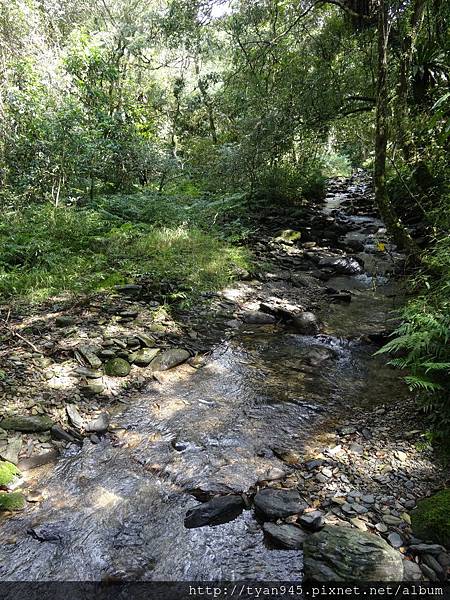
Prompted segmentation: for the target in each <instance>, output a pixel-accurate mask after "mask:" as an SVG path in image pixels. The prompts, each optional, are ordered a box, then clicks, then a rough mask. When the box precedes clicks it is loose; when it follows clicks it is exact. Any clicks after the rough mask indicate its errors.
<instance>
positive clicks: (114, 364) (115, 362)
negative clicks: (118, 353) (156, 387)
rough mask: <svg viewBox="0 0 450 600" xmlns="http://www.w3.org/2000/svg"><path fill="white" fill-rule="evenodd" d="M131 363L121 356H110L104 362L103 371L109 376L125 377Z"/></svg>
mask: <svg viewBox="0 0 450 600" xmlns="http://www.w3.org/2000/svg"><path fill="white" fill-rule="evenodd" d="M130 369H131V365H130V363H129V362H128V361H126V360H125V359H123V358H112V359H111V360H108V362H107V363H106V364H105V373H106V374H107V375H110V376H111V377H126V376H127V375H128V374H129V372H130Z"/></svg>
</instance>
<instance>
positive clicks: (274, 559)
mask: <svg viewBox="0 0 450 600" xmlns="http://www.w3.org/2000/svg"><path fill="white" fill-rule="evenodd" d="M363 185H364V184H355V186H356V187H357V190H359V191H361V187H362V186H363ZM358 186H359V187H358ZM353 192H354V190H352V188H351V187H349V188H348V190H346V191H345V192H336V193H335V194H334V195H331V194H329V195H328V196H327V199H326V203H325V208H324V214H325V215H329V216H330V217H333V218H336V217H339V218H340V219H342V220H344V221H345V222H347V223H349V224H350V226H351V231H350V232H349V233H347V234H346V236H347V239H348V240H353V243H355V242H356V243H358V244H360V248H361V249H360V250H359V251H358V252H356V253H355V255H356V256H357V257H359V258H360V259H362V260H363V261H364V265H365V266H364V272H362V273H359V274H357V275H336V276H335V277H332V278H331V279H329V280H328V281H327V284H326V285H327V286H329V287H331V288H334V289H335V290H346V291H349V292H351V295H352V301H351V302H350V303H349V304H347V303H339V302H337V303H331V304H329V305H328V307H327V308H326V310H323V311H322V313H321V314H319V316H320V318H321V319H322V321H323V323H324V328H323V333H321V334H320V335H317V336H305V335H299V334H298V333H295V332H294V331H292V330H290V329H289V328H287V327H285V326H281V325H276V326H269V327H264V326H263V327H261V326H259V327H258V326H251V325H242V326H241V328H240V329H239V330H237V331H236V333H235V335H234V336H233V337H232V338H230V339H228V340H227V341H224V342H223V343H221V344H219V345H218V346H216V347H215V348H214V350H213V351H212V353H211V354H210V356H209V357H208V359H207V361H206V362H205V364H204V365H203V366H202V367H201V368H197V369H194V368H192V367H191V366H189V365H188V364H185V365H183V366H181V367H179V368H177V369H174V370H173V371H169V372H167V373H166V374H165V379H164V382H163V384H160V383H158V382H155V383H154V384H151V385H150V386H149V387H148V388H147V389H146V390H145V391H144V392H143V393H141V394H139V395H138V396H137V397H136V398H135V399H134V400H133V403H132V404H131V405H130V406H128V407H126V408H125V409H123V407H122V408H121V409H120V411H117V413H116V414H115V415H114V419H113V427H112V431H111V433H110V434H109V435H108V436H105V437H103V438H102V439H101V440H100V442H99V443H98V444H93V443H91V441H90V440H89V439H85V441H84V443H83V446H82V448H81V449H80V448H79V447H78V446H76V447H75V446H70V447H69V448H68V449H67V450H66V451H65V454H64V455H63V456H62V457H61V458H60V460H59V461H58V463H57V464H56V466H55V467H51V468H49V469H47V470H46V472H45V473H44V474H43V475H42V478H41V480H40V481H39V487H40V490H41V491H42V492H43V495H44V496H45V498H46V499H45V500H44V501H43V502H42V503H40V504H39V505H34V506H29V507H28V508H27V509H26V510H25V511H24V512H23V513H20V514H17V515H15V516H13V517H11V518H9V519H7V520H5V521H4V522H3V523H2V524H1V526H0V531H1V538H2V545H1V547H0V580H9V581H30V580H31V581H37V580H47V581H49V580H50V581H51V580H58V581H65V580H70V581H76V580H102V579H106V578H115V579H119V580H125V581H129V580H154V581H157V580H160V581H162V580H165V581H177V580H178V581H180V580H212V579H216V580H219V579H227V580H245V579H247V580H250V579H251V580H267V581H276V580H298V579H299V578H301V574H302V554H301V551H299V550H282V549H275V548H273V547H271V545H270V544H269V543H268V542H267V541H266V540H265V538H264V535H263V531H262V528H261V523H260V522H259V521H258V520H257V519H256V517H255V515H254V512H253V510H252V509H251V508H249V509H247V510H244V511H243V512H242V514H241V515H240V516H239V517H238V518H236V519H235V520H233V521H231V522H228V523H225V524H223V525H219V526H216V527H208V526H207V527H201V528H196V529H187V528H185V527H184V524H183V521H184V517H185V514H186V511H187V510H188V509H189V508H192V507H194V506H196V505H197V504H198V503H199V499H200V500H204V499H207V498H209V497H211V496H212V495H214V494H224V493H229V492H234V493H247V492H249V491H250V496H251V491H252V490H254V489H255V487H256V485H257V484H258V483H260V482H267V481H270V480H276V479H279V478H282V477H283V473H287V472H288V468H287V467H286V464H285V463H283V462H282V461H281V460H279V459H278V458H277V456H276V453H274V452H273V448H276V447H286V446H288V447H289V448H291V449H294V450H295V451H298V452H300V453H301V452H302V451H303V449H304V447H305V445H307V443H308V439H310V438H311V436H314V435H317V432H318V431H320V424H321V423H322V422H324V421H325V420H330V419H335V420H336V422H338V421H339V419H340V418H341V417H342V416H343V415H347V416H348V414H351V410H352V407H355V406H365V405H367V406H373V405H376V404H377V403H379V402H380V399H381V398H382V401H383V402H384V403H389V401H390V400H391V399H392V400H393V399H397V398H398V396H399V394H401V393H404V389H403V386H402V384H401V383H400V380H399V376H398V374H397V373H395V372H394V371H393V370H392V369H390V368H388V367H386V366H384V365H383V361H382V360H381V359H378V358H377V357H374V356H373V352H374V351H375V350H376V346H375V345H373V344H372V342H371V341H370V340H371V337H370V336H371V335H376V334H378V333H379V332H380V331H384V330H386V329H391V328H392V325H391V323H390V321H389V319H390V317H391V314H392V310H393V308H395V307H396V303H398V291H397V289H396V283H395V281H390V280H389V276H390V273H391V272H392V270H393V269H394V266H395V264H396V261H400V260H401V257H400V256H398V255H396V254H395V252H394V250H393V249H392V248H390V247H389V246H387V247H386V249H385V251H384V252H376V249H377V244H378V243H379V242H378V239H379V236H380V235H381V236H382V235H383V224H382V222H381V221H379V220H378V219H377V218H376V217H375V216H372V215H359V214H352V211H351V206H350V209H349V207H348V202H347V203H346V200H348V198H349V197H351V194H352V193H353ZM362 193H364V189H362ZM341 205H344V207H343V208H341ZM300 493H301V490H300Z"/></svg>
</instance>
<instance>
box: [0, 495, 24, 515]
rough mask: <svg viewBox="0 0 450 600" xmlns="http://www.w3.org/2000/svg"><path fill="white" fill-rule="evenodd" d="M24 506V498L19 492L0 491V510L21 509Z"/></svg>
mask: <svg viewBox="0 0 450 600" xmlns="http://www.w3.org/2000/svg"><path fill="white" fill-rule="evenodd" d="M24 508H25V498H24V497H23V495H22V494H21V493H20V492H10V493H9V494H7V493H5V492H0V511H2V510H22V509H24Z"/></svg>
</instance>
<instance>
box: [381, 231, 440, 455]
mask: <svg viewBox="0 0 450 600" xmlns="http://www.w3.org/2000/svg"><path fill="white" fill-rule="evenodd" d="M423 261H424V267H423V270H422V272H421V273H420V274H419V275H418V276H417V277H416V278H415V280H414V281H413V282H412V283H413V285H414V287H415V289H416V292H417V289H419V290H420V293H419V294H418V295H417V296H416V297H415V298H414V299H412V300H410V301H409V302H408V303H407V304H406V306H405V308H404V309H403V311H402V319H403V321H402V323H401V325H400V327H399V328H398V329H397V330H396V331H395V333H394V338H393V339H392V340H391V341H390V342H388V343H387V344H386V345H385V346H384V347H383V348H382V349H381V351H380V352H382V353H391V354H394V355H397V356H396V358H393V359H392V360H391V361H390V362H391V364H393V365H394V366H396V367H399V368H401V369H407V371H408V375H406V377H405V381H406V383H407V384H408V386H409V387H410V389H411V390H413V391H415V392H416V393H417V395H418V398H419V401H420V404H421V406H422V407H423V408H424V410H425V411H426V412H427V414H428V415H429V418H430V422H431V425H432V428H433V431H434V439H435V440H436V441H438V442H440V443H443V444H447V445H448V440H449V437H448V433H449V431H450V392H449V390H450V345H449V340H450V238H449V237H448V236H444V237H443V238H441V239H439V240H436V242H435V247H434V249H433V250H432V251H430V252H428V253H426V254H424V256H423Z"/></svg>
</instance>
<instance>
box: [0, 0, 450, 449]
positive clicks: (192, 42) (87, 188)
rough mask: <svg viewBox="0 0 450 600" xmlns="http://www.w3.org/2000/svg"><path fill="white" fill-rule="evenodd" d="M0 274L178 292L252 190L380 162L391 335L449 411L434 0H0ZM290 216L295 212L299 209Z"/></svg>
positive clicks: (7, 283) (443, 138)
mask: <svg viewBox="0 0 450 600" xmlns="http://www.w3.org/2000/svg"><path fill="white" fill-rule="evenodd" d="M0 6H1V10H0V61H1V68H0V202H1V205H2V215H1V219H0V236H1V242H2V244H1V248H0V291H1V293H2V295H3V296H4V298H5V299H6V301H12V300H21V301H26V302H40V301H43V300H45V299H46V298H48V297H49V296H51V295H54V294H57V293H60V292H67V291H69V292H90V291H93V290H99V289H104V288H109V287H112V286H113V285H114V284H118V283H122V282H125V281H130V280H132V279H133V277H136V276H137V275H141V274H143V273H151V274H152V277H153V278H154V279H156V280H158V281H159V282H162V283H163V284H164V285H166V286H167V289H168V293H170V296H171V299H172V300H174V299H176V300H178V301H182V302H191V301H193V299H194V298H195V297H196V294H198V293H199V292H202V291H205V290H210V289H217V288H219V287H220V286H222V285H224V284H225V283H226V282H227V281H228V280H229V279H230V278H232V277H233V276H234V275H235V274H236V273H237V272H239V269H243V268H250V265H251V256H250V253H249V251H248V249H246V247H245V241H246V239H247V238H248V236H250V235H252V234H253V233H254V218H253V217H254V215H255V214H257V213H259V211H260V210H261V208H262V207H264V206H267V205H270V206H271V207H277V206H279V207H285V206H287V205H290V204H296V203H297V204H302V203H305V202H313V201H315V202H320V201H321V199H322V197H323V194H324V190H325V185H326V178H327V177H331V176H340V175H348V174H350V173H351V171H352V169H354V168H365V169H367V170H369V171H373V174H374V185H375V196H376V201H377V204H378V208H379V210H380V213H381V214H382V216H383V219H384V221H385V223H386V225H387V227H388V231H389V233H390V234H391V235H392V237H393V238H394V240H395V241H396V243H397V245H398V246H399V247H400V248H401V249H402V250H404V251H405V252H406V253H407V256H408V264H409V273H410V283H409V290H410V293H411V296H410V300H409V301H408V303H407V304H406V306H405V308H404V310H403V315H402V317H403V323H402V325H401V327H400V329H399V330H398V332H397V337H395V338H393V339H392V340H391V342H389V344H388V346H387V347H386V348H385V351H389V352H394V353H395V357H394V359H393V360H394V362H395V364H397V365H398V366H400V367H403V368H405V367H406V368H407V369H408V375H407V381H408V383H409V384H410V386H411V387H412V388H413V389H415V390H416V391H418V392H419V395H420V398H421V402H423V403H424V406H425V408H426V409H427V411H428V412H429V413H430V414H432V415H433V418H434V428H435V435H437V436H438V437H439V436H441V438H443V437H444V436H445V435H446V434H445V432H446V431H448V428H449V427H450V401H449V397H448V373H449V369H450V354H449V350H448V340H449V337H450V333H449V331H450V327H449V326H450V317H449V304H450V257H449V250H450V238H449V235H448V232H449V225H450V191H449V188H448V174H449V166H448V145H449V137H450V125H449V120H448V117H449V111H450V91H449V70H448V65H449V53H450V48H449V35H448V23H449V18H450V6H449V4H448V3H447V2H446V1H445V0H406V1H400V0H398V1H397V0H377V1H375V0H342V1H339V0H330V1H322V0H317V1H311V0H308V1H305V0H301V1H287V0H236V1H232V2H221V1H219V0H216V1H208V0H204V1H203V0H147V1H145V2H143V1H138V0H90V1H89V2H87V1H85V0H79V1H78V2H73V1H69V0H0ZM299 228H300V229H301V224H299Z"/></svg>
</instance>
